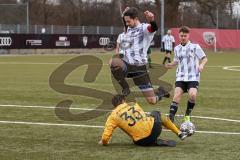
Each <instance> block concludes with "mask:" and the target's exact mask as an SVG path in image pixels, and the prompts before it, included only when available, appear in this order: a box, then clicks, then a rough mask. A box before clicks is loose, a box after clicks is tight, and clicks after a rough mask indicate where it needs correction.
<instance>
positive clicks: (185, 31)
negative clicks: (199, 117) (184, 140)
mask: <svg viewBox="0 0 240 160" xmlns="http://www.w3.org/2000/svg"><path fill="white" fill-rule="evenodd" d="M189 37H190V29H189V28H188V27H186V26H183V27H181V28H180V30H179V38H180V42H181V43H180V44H179V45H177V46H176V47H175V48H174V60H173V62H172V63H168V64H166V65H165V67H166V68H168V69H171V68H173V67H175V66H178V67H177V71H176V83H175V91H174V96H173V100H172V103H171V106H170V111H169V118H170V119H171V121H172V122H174V116H175V114H176V112H177V110H178V104H179V102H180V100H181V97H182V95H183V93H185V92H187V93H188V102H187V109H186V113H185V117H184V120H185V121H190V114H191V112H192V110H193V108H194V106H195V103H196V97H197V92H198V87H199V80H200V72H202V71H203V69H204V66H205V64H206V63H207V61H208V59H207V57H206V55H205V53H204V51H203V50H202V48H201V47H200V46H199V44H195V43H192V42H190V40H189ZM199 61H200V62H201V63H200V64H199Z"/></svg>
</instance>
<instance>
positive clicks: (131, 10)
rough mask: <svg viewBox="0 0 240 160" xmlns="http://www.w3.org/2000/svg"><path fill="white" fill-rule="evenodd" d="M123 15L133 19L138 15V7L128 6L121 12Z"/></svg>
mask: <svg viewBox="0 0 240 160" xmlns="http://www.w3.org/2000/svg"><path fill="white" fill-rule="evenodd" d="M123 16H124V17H125V16H129V17H130V18H131V19H135V18H137V17H138V9H137V8H135V7H130V8H129V9H128V10H126V11H125V12H124V13H123Z"/></svg>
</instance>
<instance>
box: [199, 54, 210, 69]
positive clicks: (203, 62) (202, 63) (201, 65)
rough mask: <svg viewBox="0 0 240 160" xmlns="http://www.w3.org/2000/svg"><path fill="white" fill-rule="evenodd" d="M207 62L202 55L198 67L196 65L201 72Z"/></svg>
mask: <svg viewBox="0 0 240 160" xmlns="http://www.w3.org/2000/svg"><path fill="white" fill-rule="evenodd" d="M207 62H208V59H207V57H204V58H203V59H202V61H201V64H200V65H199V67H198V70H199V72H202V71H203V69H204V66H205V65H206V64H207Z"/></svg>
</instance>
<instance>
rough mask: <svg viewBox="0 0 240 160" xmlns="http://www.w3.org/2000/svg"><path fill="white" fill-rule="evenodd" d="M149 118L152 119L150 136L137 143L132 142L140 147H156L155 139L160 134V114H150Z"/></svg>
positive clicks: (156, 112) (154, 112)
mask: <svg viewBox="0 0 240 160" xmlns="http://www.w3.org/2000/svg"><path fill="white" fill-rule="evenodd" d="M151 116H152V117H154V124H153V128H152V131H151V134H150V135H149V136H148V137H146V138H143V139H140V140H138V141H133V142H134V144H136V145H140V146H156V145H157V138H158V137H159V135H160V134H161V132H162V121H161V113H160V112H159V111H153V112H151Z"/></svg>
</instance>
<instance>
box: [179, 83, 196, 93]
mask: <svg viewBox="0 0 240 160" xmlns="http://www.w3.org/2000/svg"><path fill="white" fill-rule="evenodd" d="M175 87H180V88H181V89H182V90H183V92H184V93H185V92H188V91H189V89H190V88H196V89H198V87H199V82H198V81H189V82H184V81H177V82H176V83H175Z"/></svg>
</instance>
